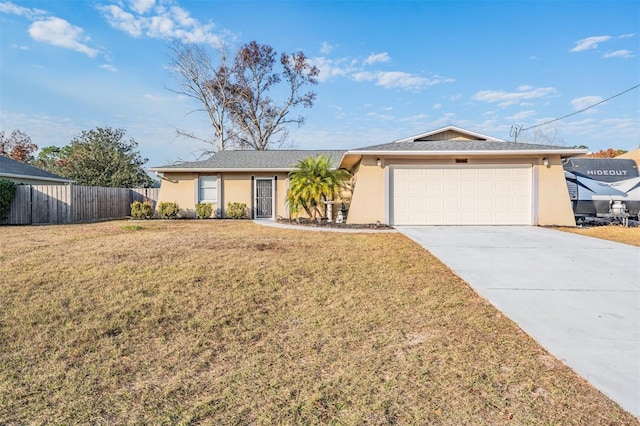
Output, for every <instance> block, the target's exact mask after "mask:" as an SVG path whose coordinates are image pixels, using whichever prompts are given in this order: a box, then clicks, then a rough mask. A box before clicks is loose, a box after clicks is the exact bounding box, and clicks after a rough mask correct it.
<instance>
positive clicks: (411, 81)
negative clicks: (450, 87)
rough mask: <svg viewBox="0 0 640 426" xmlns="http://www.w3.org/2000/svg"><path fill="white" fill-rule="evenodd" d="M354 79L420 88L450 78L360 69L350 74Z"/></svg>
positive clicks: (407, 88)
mask: <svg viewBox="0 0 640 426" xmlns="http://www.w3.org/2000/svg"><path fill="white" fill-rule="evenodd" d="M352 78H353V80H354V81H358V82H362V81H373V82H374V83H375V84H376V86H381V87H384V88H386V89H405V90H414V91H417V90H421V89H425V88H426V87H429V86H435V85H437V84H443V83H451V82H453V81H455V80H454V79H452V78H447V77H440V76H435V77H434V78H427V77H421V76H417V75H413V74H409V73H406V72H402V71H388V72H385V71H375V72H370V71H362V72H357V73H354V74H353V75H352Z"/></svg>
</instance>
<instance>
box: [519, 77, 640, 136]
mask: <svg viewBox="0 0 640 426" xmlns="http://www.w3.org/2000/svg"><path fill="white" fill-rule="evenodd" d="M638 87H640V84H636V85H635V86H633V87H630V88H629V89H627V90H625V91H623V92H620V93H617V94H615V95H613V96H611V97H610V98H607V99H603V100H601V101H600V102H597V103H595V104H593V105H590V106H588V107H586V108H582V109H581V110H579V111H575V112H572V113H571V114H567V115H563V116H562V117H560V118H554V119H553V120H549V121H545V122H544V123H540V124H536V125H535V126H531V127H525V128H524V129H523V128H522V127H520V129H518V130H517V131H516V138H517V135H518V134H520V133H521V132H524V131H525V130H531V129H535V128H536V127H540V126H544V125H546V124H550V123H554V122H556V121H559V120H563V119H565V118H567V117H571V116H572V115H576V114H580V113H581V112H585V111H586V110H588V109H591V108H593V107H596V106H598V105H600V104H603V103H605V102H607V101H610V100H611V99H613V98H617V97H618V96H620V95H624V94H625V93H627V92H630V91H632V90H633V89H637V88H638ZM512 132H513V127H512Z"/></svg>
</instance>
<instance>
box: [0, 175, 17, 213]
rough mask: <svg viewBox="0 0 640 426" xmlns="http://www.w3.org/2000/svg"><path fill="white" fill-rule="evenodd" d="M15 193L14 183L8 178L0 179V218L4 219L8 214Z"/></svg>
mask: <svg viewBox="0 0 640 426" xmlns="http://www.w3.org/2000/svg"><path fill="white" fill-rule="evenodd" d="M15 195H16V184H15V183H13V182H11V181H10V180H8V179H0V219H4V218H5V217H6V216H7V214H9V210H11V203H12V202H13V197H15Z"/></svg>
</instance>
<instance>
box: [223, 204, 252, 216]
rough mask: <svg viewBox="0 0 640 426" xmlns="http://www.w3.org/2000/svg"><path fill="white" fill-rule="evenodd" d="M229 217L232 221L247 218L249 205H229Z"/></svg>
mask: <svg viewBox="0 0 640 426" xmlns="http://www.w3.org/2000/svg"><path fill="white" fill-rule="evenodd" d="M227 217H230V218H231V219H244V218H246V217H247V205H246V204H245V203H227Z"/></svg>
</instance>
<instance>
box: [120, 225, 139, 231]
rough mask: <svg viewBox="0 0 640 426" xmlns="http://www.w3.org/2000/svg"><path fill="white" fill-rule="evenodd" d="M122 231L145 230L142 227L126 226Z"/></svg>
mask: <svg viewBox="0 0 640 426" xmlns="http://www.w3.org/2000/svg"><path fill="white" fill-rule="evenodd" d="M122 229H124V230H126V231H140V230H142V229H144V228H143V227H142V226H140V225H125V226H123V227H122Z"/></svg>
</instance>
